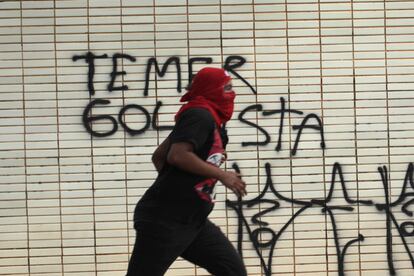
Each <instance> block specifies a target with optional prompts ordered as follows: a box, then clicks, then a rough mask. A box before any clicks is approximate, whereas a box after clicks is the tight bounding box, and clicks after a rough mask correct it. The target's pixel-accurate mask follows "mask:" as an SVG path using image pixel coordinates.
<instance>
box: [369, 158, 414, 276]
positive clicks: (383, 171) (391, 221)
mask: <svg viewBox="0 0 414 276" xmlns="http://www.w3.org/2000/svg"><path fill="white" fill-rule="evenodd" d="M378 171H379V173H380V175H381V180H382V184H383V187H384V198H385V203H377V204H375V206H376V208H377V209H378V210H379V211H383V212H384V213H385V215H386V239H387V262H388V268H389V271H390V273H391V275H395V274H396V272H395V267H394V260H393V239H392V228H393V226H394V227H395V228H396V229H397V231H398V233H399V235H400V238H401V240H402V242H403V245H404V248H405V250H406V251H407V254H408V256H409V258H410V261H411V264H412V266H413V268H414V257H413V254H412V252H411V250H410V248H409V247H408V244H407V241H406V239H405V238H406V237H409V236H413V233H410V232H408V231H407V226H411V227H414V223H413V222H412V221H407V222H403V223H402V224H401V225H400V224H399V223H398V221H397V219H396V218H395V216H394V213H393V211H392V207H397V206H398V205H401V204H402V203H403V201H404V200H405V199H407V198H408V197H414V181H413V175H414V166H413V163H410V164H409V165H408V168H407V173H406V175H405V178H404V183H403V186H402V190H401V193H400V196H399V197H398V199H397V200H395V201H394V202H390V196H389V183H388V182H389V181H388V170H387V167H386V166H383V167H379V168H378ZM408 185H409V186H410V187H411V188H412V189H413V192H410V193H408V192H407V186H408ZM413 203H414V198H412V199H411V200H409V201H407V202H406V203H405V204H402V207H401V211H402V212H403V213H405V214H406V215H408V216H409V217H412V216H413V213H412V212H410V211H408V210H407V208H408V207H409V206H411V205H414V204H413Z"/></svg>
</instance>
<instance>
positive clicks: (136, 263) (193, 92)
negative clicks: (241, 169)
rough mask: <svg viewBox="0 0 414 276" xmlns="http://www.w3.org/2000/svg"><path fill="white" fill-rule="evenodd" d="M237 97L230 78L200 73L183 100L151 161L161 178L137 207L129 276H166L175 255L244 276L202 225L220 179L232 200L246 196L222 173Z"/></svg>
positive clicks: (216, 233)
mask: <svg viewBox="0 0 414 276" xmlns="http://www.w3.org/2000/svg"><path fill="white" fill-rule="evenodd" d="M234 98H235V92H234V91H233V89H232V84H231V78H230V76H229V74H228V73H227V72H226V71H225V70H223V69H218V68H204V69H202V70H200V71H199V72H198V73H197V74H196V76H195V77H194V79H193V81H192V83H191V86H190V87H189V89H188V92H187V93H186V94H185V95H184V96H183V97H182V98H181V100H180V101H181V102H187V103H186V104H184V105H183V106H182V107H181V109H180V110H179V111H178V113H177V114H176V116H175V120H176V124H175V126H174V129H173V130H172V132H171V134H170V135H169V136H168V137H167V138H166V139H165V140H164V142H162V143H161V144H160V146H159V147H158V148H157V149H156V150H155V152H154V154H153V156H152V161H153V163H154V165H155V168H156V169H157V171H158V173H159V174H158V177H157V179H156V180H155V182H154V184H153V185H152V186H151V187H150V188H149V189H148V190H147V191H146V193H145V194H144V196H143V197H142V198H141V199H140V200H139V202H138V204H137V206H136V208H135V213H134V228H135V230H136V241H135V246H134V250H133V252H132V256H131V258H130V261H129V266H128V273H127V276H135V275H138V276H160V275H164V273H165V272H166V271H167V270H168V268H169V267H170V265H171V264H172V263H173V262H174V261H175V260H176V258H177V257H179V256H181V257H182V258H184V259H186V260H188V261H190V262H192V263H194V264H196V265H199V266H201V267H203V268H205V269H207V270H208V271H209V272H210V273H212V274H213V275H216V276H245V275H247V274H246V269H245V267H244V264H243V261H242V259H241V258H240V256H239V254H238V253H237V251H236V249H235V248H234V247H233V245H232V244H231V243H230V241H229V240H228V239H227V238H226V237H225V235H224V234H223V233H222V231H221V230H220V229H219V227H217V226H216V225H214V224H213V223H212V222H210V220H209V219H208V218H207V217H208V215H209V213H210V212H211V211H212V209H213V206H214V186H215V184H216V182H217V180H220V181H221V182H222V183H223V184H224V185H225V186H226V187H227V188H229V189H231V190H232V191H233V192H234V193H235V194H236V195H237V196H240V197H241V196H244V195H245V194H246V184H245V183H244V182H243V181H242V180H241V178H240V175H238V174H237V173H234V172H227V171H224V170H222V169H220V168H219V166H220V165H221V163H222V162H223V161H224V160H225V158H226V153H225V150H224V149H225V146H226V144H227V140H228V138H227V135H226V133H225V130H224V128H223V124H225V123H226V122H227V121H228V120H230V118H231V116H232V114H233V109H234Z"/></svg>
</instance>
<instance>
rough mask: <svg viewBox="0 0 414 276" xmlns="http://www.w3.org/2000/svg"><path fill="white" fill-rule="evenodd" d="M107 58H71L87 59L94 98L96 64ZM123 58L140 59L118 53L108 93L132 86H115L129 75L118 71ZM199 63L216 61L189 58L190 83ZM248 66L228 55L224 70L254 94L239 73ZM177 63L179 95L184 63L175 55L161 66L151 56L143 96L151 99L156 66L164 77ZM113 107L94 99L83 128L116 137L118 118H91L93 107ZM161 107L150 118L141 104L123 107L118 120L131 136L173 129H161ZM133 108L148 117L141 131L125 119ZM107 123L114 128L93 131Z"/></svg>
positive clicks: (108, 102) (89, 106)
mask: <svg viewBox="0 0 414 276" xmlns="http://www.w3.org/2000/svg"><path fill="white" fill-rule="evenodd" d="M106 58H108V55H107V54H103V55H95V54H94V53H92V52H88V53H86V54H85V55H75V56H73V57H72V60H73V61H78V60H80V59H84V60H85V62H86V63H87V64H88V91H89V95H91V96H92V95H95V88H94V76H95V61H96V60H97V59H106ZM121 59H126V60H128V61H129V62H136V61H137V59H136V58H135V57H133V56H130V55H128V54H119V53H115V54H114V55H113V56H112V72H111V73H110V81H109V84H108V85H107V90H108V92H113V91H126V90H129V87H128V86H127V85H122V86H115V83H116V81H117V77H120V76H125V75H126V74H127V72H126V71H119V70H118V62H119V60H121ZM199 62H203V63H205V64H211V63H212V62H213V59H212V58H211V57H195V58H189V59H188V79H189V82H191V80H192V78H193V76H194V74H193V64H195V63H199ZM245 63H246V59H245V58H243V57H241V56H235V55H233V56H228V57H227V58H226V59H225V61H224V65H223V68H224V69H226V70H227V71H229V72H230V73H232V74H233V75H235V76H236V77H237V78H239V79H240V80H241V81H242V82H243V83H245V84H246V85H247V86H248V87H249V88H250V89H251V90H252V92H253V93H256V90H255V89H254V88H253V86H252V85H251V84H250V83H249V82H248V81H247V80H245V79H244V78H243V77H242V76H241V75H240V74H239V73H237V72H236V69H237V68H240V67H242V66H243V64H245ZM172 64H174V65H175V72H176V74H177V77H176V79H177V86H176V89H177V91H178V92H179V93H180V92H181V87H182V85H181V83H182V80H181V67H182V66H181V61H180V58H179V57H176V56H172V57H169V58H168V59H167V60H166V61H165V62H164V64H163V65H162V66H160V63H159V62H158V60H157V58H155V57H151V58H149V59H148V60H147V63H146V70H145V87H144V96H145V97H147V96H148V91H149V83H150V77H151V72H152V71H153V70H152V68H153V67H154V71H155V72H154V73H155V74H156V75H155V77H156V78H157V76H158V77H164V76H165V75H166V73H167V71H168V69H169V67H170V65H172ZM108 104H110V101H109V100H107V99H94V100H91V102H89V104H88V105H87V106H86V108H85V109H84V112H83V115H82V122H83V125H84V127H85V129H86V130H87V131H88V132H89V133H90V134H91V135H93V136H96V137H107V136H110V135H112V134H114V133H115V132H116V131H117V130H118V122H117V121H116V119H115V118H113V117H112V116H110V115H92V114H91V113H92V112H91V111H92V108H93V107H95V106H101V105H108ZM161 106H162V102H161V101H157V104H156V106H155V109H154V112H153V116H152V118H151V115H150V114H149V112H148V111H147V109H146V108H144V107H143V106H141V105H138V104H130V105H127V106H124V107H122V108H121V110H120V112H119V114H118V121H119V123H120V124H121V126H122V127H123V128H124V129H125V131H126V132H128V133H129V134H131V135H138V134H142V133H144V132H145V131H147V130H148V129H149V128H150V124H151V126H152V128H153V129H154V130H160V131H162V130H171V129H172V126H160V125H158V123H157V118H158V116H157V115H158V112H159V110H160V108H161ZM130 109H134V110H137V111H139V112H140V113H141V114H142V116H144V118H145V123H144V126H143V127H142V128H140V129H132V128H130V127H129V126H128V125H127V124H126V122H125V120H124V118H125V113H126V112H127V111H128V110H130ZM98 121H99V122H104V121H109V122H110V125H111V129H110V130H108V131H104V132H97V131H94V130H93V129H92V124H93V123H94V122H98Z"/></svg>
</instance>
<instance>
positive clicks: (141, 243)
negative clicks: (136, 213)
mask: <svg viewBox="0 0 414 276" xmlns="http://www.w3.org/2000/svg"><path fill="white" fill-rule="evenodd" d="M180 228H181V227H179V226H177V224H176V223H175V222H167V221H140V222H136V223H135V229H136V241H135V245H134V249H133V252H132V255H131V258H130V260H129V265H128V272H127V276H162V275H164V273H165V272H166V271H167V270H168V268H169V267H170V265H171V264H172V263H173V262H174V261H175V259H176V258H177V257H178V256H179V255H180V254H181V253H182V252H183V251H184V250H185V248H186V247H187V246H188V244H189V243H190V242H191V239H190V238H191V233H187V235H186V236H183V234H186V229H185V227H184V228H183V229H180ZM194 234H195V233H194ZM194 234H193V236H194Z"/></svg>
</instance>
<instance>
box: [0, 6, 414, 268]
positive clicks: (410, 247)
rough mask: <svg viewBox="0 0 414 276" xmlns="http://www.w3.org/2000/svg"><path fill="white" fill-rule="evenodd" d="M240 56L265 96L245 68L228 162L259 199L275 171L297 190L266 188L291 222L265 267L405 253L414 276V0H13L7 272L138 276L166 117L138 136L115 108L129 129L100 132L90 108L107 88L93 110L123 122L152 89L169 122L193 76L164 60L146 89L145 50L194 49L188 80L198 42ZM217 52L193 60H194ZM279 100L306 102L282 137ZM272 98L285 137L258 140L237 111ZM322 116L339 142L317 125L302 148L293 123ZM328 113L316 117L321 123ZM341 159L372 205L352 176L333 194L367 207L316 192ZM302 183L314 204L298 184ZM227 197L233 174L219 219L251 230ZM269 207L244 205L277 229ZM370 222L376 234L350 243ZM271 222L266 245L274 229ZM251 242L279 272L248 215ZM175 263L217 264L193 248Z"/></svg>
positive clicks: (5, 55)
mask: <svg viewBox="0 0 414 276" xmlns="http://www.w3.org/2000/svg"><path fill="white" fill-rule="evenodd" d="M87 52H92V53H94V54H95V55H103V54H106V55H107V56H108V58H106V59H97V60H95V75H94V87H95V94H94V95H90V94H89V92H88V65H87V64H86V62H85V60H84V59H81V60H77V61H73V60H72V58H73V57H74V56H82V55H85V54H86V53H87ZM116 53H118V54H127V55H129V56H132V57H134V58H136V61H130V60H127V59H119V60H118V71H125V72H126V73H127V74H126V75H119V76H118V77H117V78H116V82H115V84H114V86H115V87H119V86H121V85H127V86H128V90H123V91H120V90H119V91H112V92H109V91H108V84H109V83H110V79H111V75H110V74H111V72H112V57H113V55H114V54H116ZM234 55H236V56H241V57H243V58H244V59H245V60H246V63H245V64H244V65H243V66H241V67H239V68H236V69H235V71H236V72H237V73H238V74H239V75H240V76H242V77H243V78H244V79H245V80H246V81H247V82H248V83H249V84H250V85H251V86H252V87H253V88H254V90H255V91H257V94H254V93H253V92H252V90H251V89H250V88H249V87H248V86H247V85H246V84H245V83H244V82H243V81H241V80H240V79H238V78H237V77H236V76H235V75H234V79H235V80H234V84H235V87H236V91H237V94H238V97H237V99H236V102H237V103H236V111H235V115H234V117H233V119H232V121H231V122H230V123H229V124H228V131H229V135H230V144H229V146H228V153H229V160H228V162H227V164H226V167H227V168H228V169H231V167H232V164H233V163H234V162H236V163H237V164H238V165H239V167H240V169H241V171H242V174H243V177H244V180H245V181H246V182H247V183H248V192H249V195H248V196H247V199H254V198H255V197H257V196H258V195H259V194H260V192H261V191H262V190H263V189H264V187H265V184H266V182H267V181H268V180H270V179H271V180H272V182H273V184H274V187H275V188H276V190H277V192H279V193H280V194H281V195H282V197H283V198H285V199H283V198H281V197H279V198H278V197H277V196H276V195H275V194H274V193H272V192H271V191H270V190H268V191H267V193H266V194H265V197H264V198H266V199H272V200H276V201H278V203H279V204H280V206H279V208H277V209H276V210H274V211H272V212H270V213H267V214H265V215H263V216H262V217H261V218H260V219H261V220H263V221H265V222H267V223H268V224H269V225H268V226H267V227H268V228H270V229H271V230H272V231H273V232H274V235H278V236H277V237H278V240H277V242H276V243H275V247H274V250H273V252H272V255H271V257H270V258H268V256H269V254H270V253H269V252H270V249H269V247H266V248H263V249H261V250H259V252H261V254H263V258H264V260H265V263H266V265H269V264H270V262H269V260H270V261H271V267H270V268H268V270H267V271H268V272H267V275H269V274H270V272H269V271H271V272H272V275H312V276H314V275H341V273H342V272H344V273H345V274H346V275H364V276H370V275H375V276H379V275H391V274H392V270H393V269H394V270H395V272H396V273H397V275H406V276H408V275H413V274H414V259H413V254H414V236H413V231H414V223H413V217H412V216H410V214H412V213H410V212H414V202H413V199H414V194H413V192H414V183H413V182H412V179H413V175H412V173H411V175H408V178H407V181H406V186H405V187H406V189H405V192H406V195H407V196H406V197H405V198H401V199H402V200H401V201H399V202H396V201H397V199H398V198H399V196H400V195H401V194H402V189H403V184H404V178H405V177H406V172H407V168H408V166H409V164H410V162H413V161H414V157H413V156H414V92H413V89H414V69H413V68H414V67H413V66H414V2H413V1H411V0H396V1H394V0H382V1H380V0H211V1H200V0H171V1H167V0H139V1H137V0H134V1H133V0H55V1H49V0H38V1H25V0H22V1H0V115H1V116H0V149H1V151H0V164H1V173H0V179H1V190H0V199H1V200H0V275H39V276H40V275H42V276H43V275H45V276H46V275H48V276H49V275H50V276H51V275H68V276H69V275H70V276H72V275H73V276H86V275H88V276H89V275H95V276H109V275H110V276H117V275H119V276H120V275H124V274H125V271H126V267H127V263H128V258H129V256H130V253H131V250H132V246H133V243H134V237H135V233H134V229H133V228H132V212H133V209H134V206H135V203H136V201H137V200H138V199H139V198H140V196H141V195H142V194H143V193H144V191H145V190H146V188H147V187H149V186H150V185H151V183H152V181H153V179H154V177H155V176H156V174H155V172H154V168H153V166H152V164H151V162H150V158H151V154H152V152H153V151H154V149H155V148H156V146H157V145H158V144H159V143H160V142H162V140H163V138H165V137H166V136H167V135H168V131H157V130H154V129H153V127H152V126H150V127H149V129H148V130H147V131H145V132H144V133H142V134H139V135H135V136H132V135H130V134H128V133H127V132H125V131H124V128H123V127H122V126H121V125H120V124H119V122H117V125H118V130H117V131H116V132H115V133H114V134H112V135H110V136H107V137H95V136H91V135H90V134H89V133H88V132H87V131H86V128H85V126H84V125H83V123H82V114H83V112H84V110H85V108H86V106H87V105H88V104H89V103H90V102H91V101H93V100H95V99H106V100H110V103H109V104H107V105H103V104H98V105H97V106H95V107H94V108H93V109H92V113H91V114H89V115H90V116H97V115H110V116H112V117H113V118H114V119H115V120H116V121H117V120H118V113H119V112H120V110H121V108H122V107H124V106H126V105H129V104H137V105H140V106H142V107H143V108H145V110H147V111H148V112H149V114H150V118H151V119H152V118H153V116H154V115H153V112H154V109H155V106H156V103H157V101H162V103H163V105H162V107H161V108H160V110H159V114H158V123H159V124H160V125H162V126H166V125H171V124H173V117H174V114H175V112H176V111H177V110H178V108H179V106H180V103H179V98H180V96H181V95H182V93H183V92H184V90H183V91H182V92H181V93H179V92H177V89H176V87H177V72H176V70H175V65H174V64H172V65H171V66H170V67H168V71H167V73H166V75H165V76H164V77H161V76H159V75H156V74H155V72H154V68H153V69H152V72H151V74H150V77H149V87H148V96H145V95H144V87H145V70H146V65H147V60H148V59H149V58H151V57H156V59H157V61H158V62H159V65H160V67H162V65H163V64H164V63H165V62H166V61H167V59H168V58H170V57H173V56H175V57H178V58H179V59H180V68H181V78H182V87H183V88H184V87H185V86H186V84H187V83H188V60H189V59H190V58H196V57H209V58H211V59H212V64H211V66H215V67H220V66H222V65H223V64H224V62H225V60H226V59H227V58H228V57H229V56H234ZM202 66H203V65H202V63H200V62H198V63H195V64H194V71H196V70H198V69H200V68H201V67H202ZM281 98H283V99H284V100H285V104H286V107H285V108H286V109H290V110H296V111H301V112H302V113H301V114H297V113H289V112H285V114H284V115H285V117H284V120H283V124H282V134H281V137H280V146H281V148H280V150H276V146H277V145H278V140H279V130H280V126H281V115H280V113H277V114H276V113H275V114H270V115H269V114H263V112H262V111H268V112H270V111H272V110H277V109H281V106H282V104H281ZM256 104H257V105H261V108H262V110H259V109H252V110H251V111H249V112H247V113H246V114H245V115H244V116H243V118H244V119H246V120H248V121H250V122H251V123H254V124H256V125H259V126H261V127H262V128H263V129H264V130H265V131H266V132H267V133H268V134H269V138H270V140H269V142H268V143H267V144H266V145H253V146H247V147H243V146H242V142H260V141H264V139H265V136H264V135H263V133H262V132H260V131H258V130H257V129H256V128H255V127H252V126H248V125H247V124H244V123H242V122H241V121H240V120H239V118H238V116H239V114H240V113H241V112H242V111H243V110H244V109H245V108H248V107H249V106H252V105H256ZM310 114H315V115H316V116H317V117H318V118H320V119H321V121H322V124H323V131H324V139H325V144H326V147H325V149H322V148H321V138H320V137H321V136H320V134H319V132H318V131H316V130H315V129H309V128H308V129H304V130H303V133H302V135H301V139H300V143H299V147H298V150H297V153H296V154H295V155H293V154H292V149H293V147H294V144H295V140H296V139H297V135H298V130H297V129H295V128H294V126H298V125H300V124H301V122H302V121H303V120H304V118H305V117H306V116H308V115H310ZM124 120H125V122H126V123H127V125H128V126H129V127H130V128H133V129H140V128H142V127H144V125H145V117H144V116H143V113H142V112H141V111H139V110H137V109H130V110H129V111H127V112H126V115H125V118H124ZM316 123H317V121H316V120H315V118H313V119H310V120H309V121H308V123H307V125H316ZM112 127H113V125H112V123H111V122H110V121H109V120H108V119H106V120H98V121H96V122H95V123H93V129H94V131H97V132H100V133H104V132H108V131H109V130H111V129H112ZM335 163H338V164H340V166H341V168H342V173H343V179H344V183H345V185H346V188H347V192H348V195H349V198H351V199H353V200H365V201H366V200H371V201H372V202H371V203H369V204H368V203H360V204H357V203H350V202H347V201H346V200H345V199H344V195H343V191H342V188H341V181H340V178H339V175H338V174H337V175H336V178H335V179H336V181H334V182H335V186H334V190H333V193H332V199H331V200H330V201H329V203H328V206H330V207H329V208H333V206H336V207H338V206H339V207H347V208H352V209H330V210H331V211H332V214H331V215H330V214H329V212H325V211H324V208H323V206H321V205H318V203H316V202H315V201H312V203H311V200H315V199H319V200H322V199H324V198H326V197H328V195H329V191H330V187H331V178H332V170H333V168H334V164H335ZM266 164H270V166H271V175H267V173H266V170H265V165H266ZM382 166H386V167H387V172H388V185H389V195H390V198H389V202H396V203H395V204H394V205H393V206H391V207H390V208H389V216H388V217H389V220H390V223H391V226H390V227H388V228H389V229H390V231H389V237H388V238H389V239H388V245H391V246H388V248H387V215H386V212H385V211H384V210H381V208H380V207H381V206H380V205H377V204H384V203H386V200H385V196H384V186H383V181H382V180H381V174H380V172H379V171H378V167H382ZM410 177H411V178H410ZM410 181H411V182H410ZM410 193H411V194H410ZM292 198H293V199H295V200H298V201H300V202H302V203H303V202H305V203H307V204H309V205H308V206H307V207H304V206H305V205H303V204H301V203H297V202H296V203H291V202H289V201H288V200H287V199H292ZM226 199H230V200H235V197H234V195H232V194H231V193H229V192H228V191H226V190H225V189H224V188H223V186H221V185H220V186H219V187H218V199H217V200H218V202H217V204H216V208H215V210H214V211H213V213H212V215H211V219H212V220H213V221H214V222H215V223H216V224H218V225H219V226H220V227H221V228H222V230H223V231H224V232H225V233H226V234H227V235H228V237H229V238H230V240H231V241H232V242H233V243H234V245H235V246H237V244H238V219H237V214H236V212H235V211H234V210H233V209H231V208H229V207H226V204H225V200H226ZM403 206H405V209H406V212H403V210H404V209H402V207H403ZM269 207H271V205H269V204H268V203H260V204H255V205H253V206H251V207H248V206H246V205H244V206H243V211H244V214H245V216H246V219H247V220H246V221H247V222H248V224H249V225H248V226H249V227H250V229H251V230H254V229H259V228H261V226H260V225H258V224H257V223H256V224H255V223H254V222H253V221H252V220H251V217H252V216H253V215H255V214H257V213H258V212H260V211H264V210H266V209H267V208H269ZM301 208H303V210H301ZM297 212H299V213H297ZM295 214H297V216H295ZM293 217H295V218H294V220H293V221H290V220H291V219H292V218H293ZM332 218H333V220H332ZM289 222H291V223H289ZM401 229H405V230H406V232H407V233H406V235H403V234H402V232H401ZM398 230H400V232H399V231H398ZM358 235H363V236H364V240H363V241H360V242H357V243H354V244H352V245H351V246H350V247H348V248H347V249H346V252H345V254H344V247H345V244H346V243H348V242H349V241H351V240H353V239H356V238H357V237H358ZM391 237H392V240H391ZM402 237H403V238H402ZM260 238H261V241H262V242H263V243H266V242H268V241H269V240H270V239H271V234H270V232H266V233H265V232H263V233H262V235H261V236H260ZM391 249H392V250H391ZM387 255H388V258H387ZM243 257H244V261H245V263H246V266H247V270H248V274H249V275H266V269H265V268H264V267H263V266H262V264H261V262H260V258H259V256H258V253H257V251H256V250H255V249H254V246H253V243H252V242H251V240H250V238H249V237H248V232H247V226H246V225H243ZM341 258H343V260H342V259H341ZM341 260H342V261H341ZM340 263H342V264H343V267H341V265H340ZM168 275H208V274H207V272H206V271H205V270H203V269H200V268H198V267H195V266H194V265H192V264H190V263H188V262H186V261H184V260H181V259H179V260H178V261H176V262H175V263H174V264H173V266H172V267H171V269H170V270H169V272H168Z"/></svg>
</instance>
